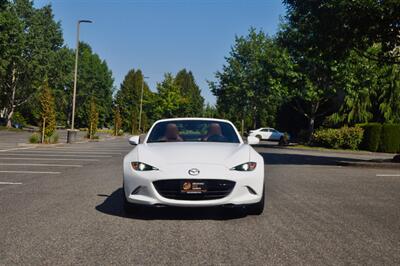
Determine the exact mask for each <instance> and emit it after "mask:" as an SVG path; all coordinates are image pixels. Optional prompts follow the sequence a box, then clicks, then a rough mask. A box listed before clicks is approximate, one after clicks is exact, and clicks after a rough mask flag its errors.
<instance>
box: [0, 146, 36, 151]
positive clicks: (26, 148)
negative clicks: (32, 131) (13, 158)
mask: <svg viewBox="0 0 400 266" xmlns="http://www.w3.org/2000/svg"><path fill="white" fill-rule="evenodd" d="M29 149H32V147H24V148H11V149H6V150H0V152H8V151H18V150H29Z"/></svg>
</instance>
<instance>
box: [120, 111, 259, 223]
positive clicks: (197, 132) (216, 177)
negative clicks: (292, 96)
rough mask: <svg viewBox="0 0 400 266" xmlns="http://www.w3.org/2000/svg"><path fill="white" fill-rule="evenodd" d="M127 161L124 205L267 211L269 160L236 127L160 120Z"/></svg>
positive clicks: (195, 120) (136, 141)
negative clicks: (233, 208) (266, 177)
mask: <svg viewBox="0 0 400 266" xmlns="http://www.w3.org/2000/svg"><path fill="white" fill-rule="evenodd" d="M129 142H130V143H131V144H132V145H135V148H134V149H133V150H132V151H131V152H130V153H128V154H127V155H126V156H125V158H124V163H123V165H124V176H123V191H124V193H123V202H124V207H125V210H126V211H127V212H131V211H137V210H138V209H137V206H140V205H147V206H156V207H157V206H176V207H207V206H228V207H233V206H240V207H242V206H244V207H245V209H247V211H248V213H249V214H257V215H259V214H261V213H262V212H263V209H264V201H265V189H264V186H265V184H264V160H263V157H262V156H261V155H260V154H258V153H257V151H256V150H255V149H253V147H251V146H250V145H249V144H256V143H258V142H259V140H258V139H257V138H255V137H249V138H248V140H247V143H244V142H243V140H242V138H241V137H240V135H239V132H238V131H237V129H236V128H235V126H234V125H233V124H232V123H231V122H229V121H227V120H220V119H212V118H173V119H164V120H159V121H157V122H155V124H154V125H153V126H152V127H151V129H150V131H149V133H148V134H147V135H146V136H145V139H144V140H143V141H139V136H133V137H131V138H130V139H129Z"/></svg>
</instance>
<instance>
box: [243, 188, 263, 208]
mask: <svg viewBox="0 0 400 266" xmlns="http://www.w3.org/2000/svg"><path fill="white" fill-rule="evenodd" d="M264 205H265V188H264V189H263V192H262V197H261V200H260V201H259V202H257V203H254V204H250V205H247V207H246V209H247V213H248V214H250V215H261V214H262V213H263V211H264Z"/></svg>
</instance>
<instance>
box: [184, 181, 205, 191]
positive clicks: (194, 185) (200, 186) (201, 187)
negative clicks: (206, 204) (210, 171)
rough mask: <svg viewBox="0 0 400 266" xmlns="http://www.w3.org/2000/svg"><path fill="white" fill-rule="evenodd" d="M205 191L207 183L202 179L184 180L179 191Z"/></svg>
mask: <svg viewBox="0 0 400 266" xmlns="http://www.w3.org/2000/svg"><path fill="white" fill-rule="evenodd" d="M206 192H207V184H206V182H204V181H193V180H190V181H189V180H186V181H183V182H181V193H183V194H203V193H206Z"/></svg>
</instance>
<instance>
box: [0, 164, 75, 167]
mask: <svg viewBox="0 0 400 266" xmlns="http://www.w3.org/2000/svg"><path fill="white" fill-rule="evenodd" d="M0 165H2V166H39V167H40V166H46V167H82V165H80V164H50V163H0Z"/></svg>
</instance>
